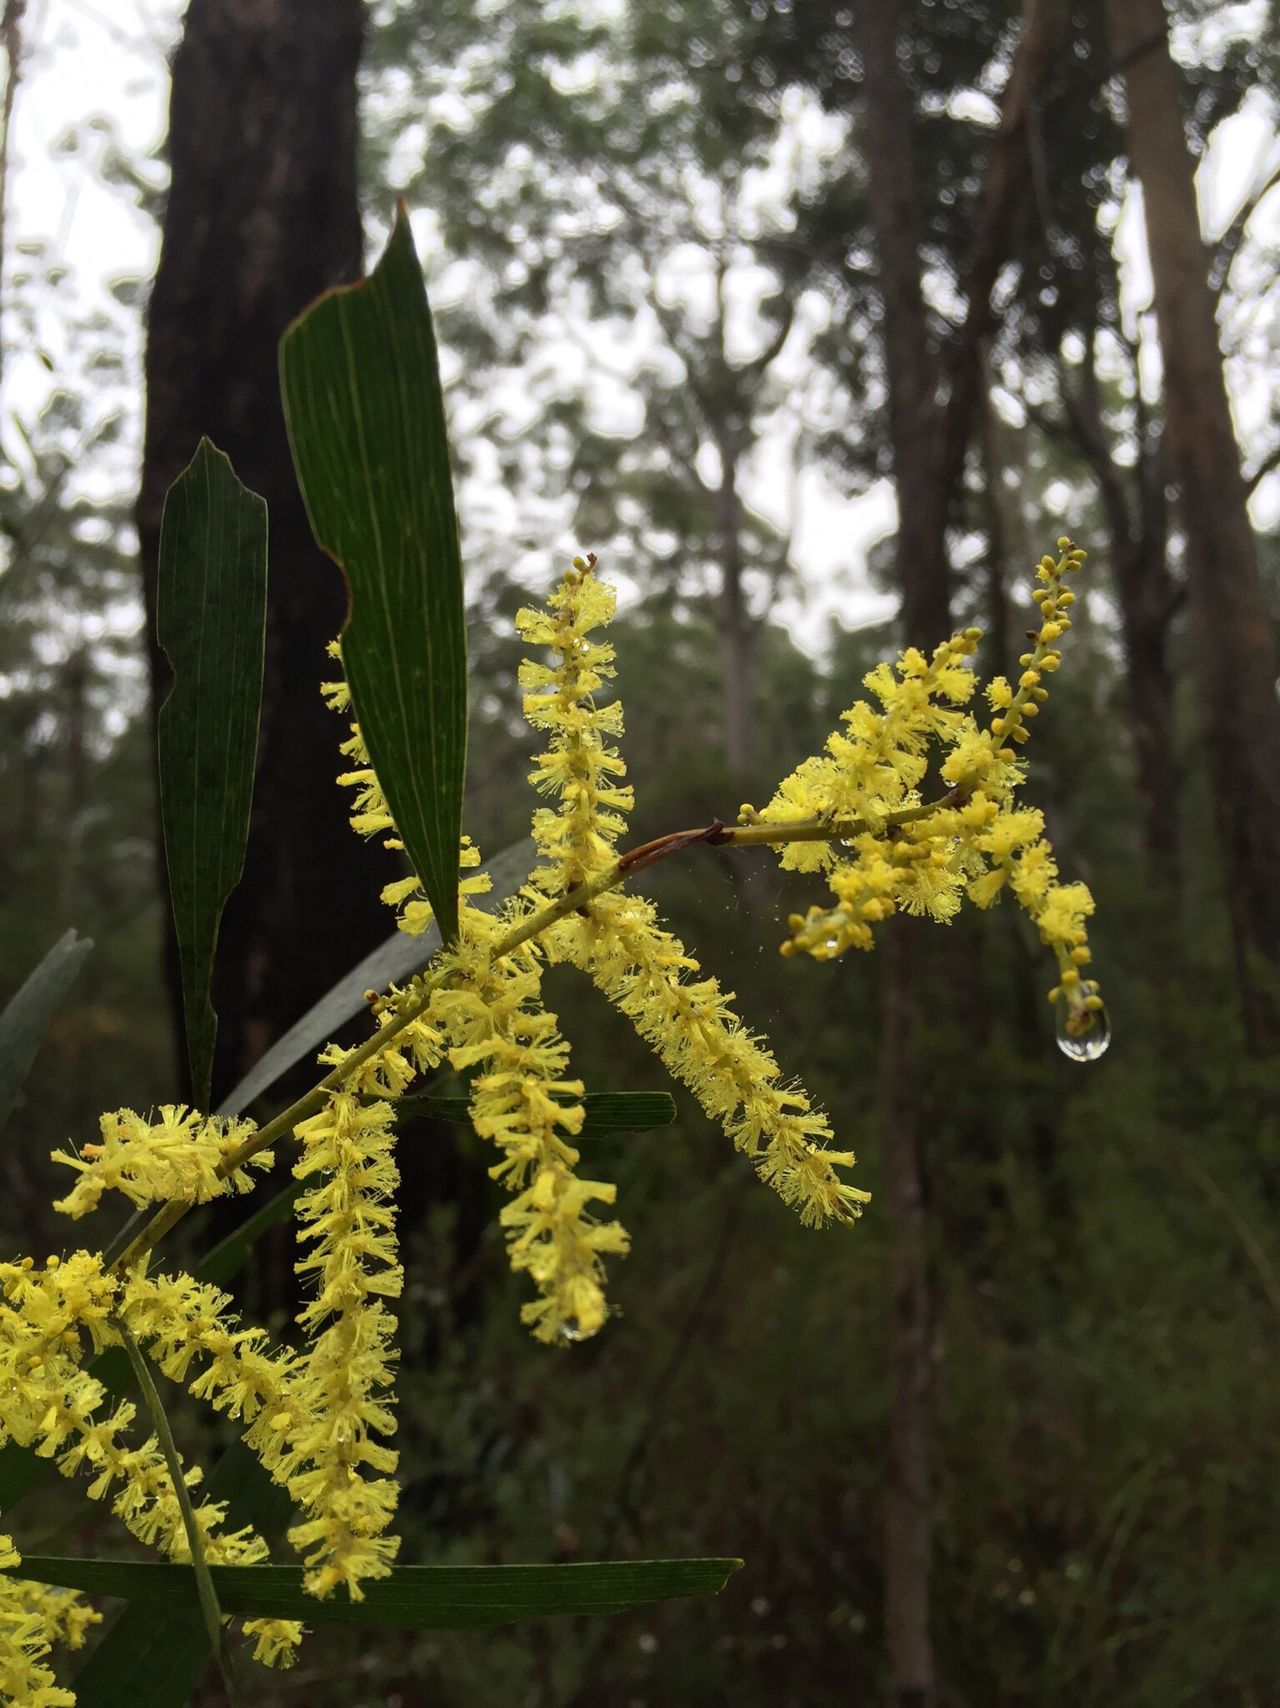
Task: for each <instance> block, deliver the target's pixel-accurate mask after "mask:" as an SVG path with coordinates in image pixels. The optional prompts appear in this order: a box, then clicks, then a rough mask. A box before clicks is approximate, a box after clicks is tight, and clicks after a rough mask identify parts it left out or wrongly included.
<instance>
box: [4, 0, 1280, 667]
mask: <svg viewBox="0 0 1280 1708" xmlns="http://www.w3.org/2000/svg"><path fill="white" fill-rule="evenodd" d="M182 10H183V4H182V0H97V3H96V4H95V3H94V0H31V4H30V6H29V9H28V15H27V24H26V37H27V58H26V64H25V71H24V77H23V82H22V86H21V88H20V91H19V95H18V100H17V105H16V111H15V123H14V135H13V143H12V162H11V168H10V192H9V194H10V205H9V213H8V231H7V238H6V254H7V270H8V274H9V278H10V279H11V278H12V274H13V271H14V268H15V267H18V266H22V265H24V264H25V263H24V260H23V256H22V246H23V244H24V243H28V242H32V241H37V240H39V241H43V242H45V243H47V244H49V245H51V247H52V252H53V254H54V256H55V257H56V258H57V259H58V260H59V261H60V262H61V263H62V265H64V266H65V267H66V268H67V270H68V271H67V273H66V275H65V277H64V278H63V280H62V282H61V283H59V284H57V285H55V286H52V287H51V288H50V289H48V290H47V291H46V293H45V295H44V297H43V299H42V300H41V308H40V315H39V346H40V348H39V349H38V350H17V351H12V353H10V354H9V355H8V356H7V359H6V368H5V373H4V389H3V393H0V443H2V444H3V446H4V448H5V450H6V451H7V452H8V454H9V455H10V457H12V458H14V459H15V460H17V461H19V462H21V460H22V458H23V457H24V455H25V452H24V450H23V447H22V444H21V440H20V438H19V437H18V435H17V434H16V433H15V432H14V430H13V427H12V420H13V417H14V415H15V414H16V415H17V416H19V417H20V418H21V419H23V420H26V421H30V420H32V419H33V418H34V416H35V415H36V413H38V410H39V408H40V407H41V404H42V402H43V401H44V399H45V398H47V396H48V395H49V392H50V390H51V388H52V387H54V386H56V385H57V384H58V382H59V376H60V369H61V368H62V365H63V358H64V354H65V330H64V329H65V325H66V323H67V320H68V319H69V318H71V316H72V315H73V314H74V313H76V312H79V311H80V310H81V309H82V308H83V307H84V306H85V305H90V306H93V305H99V304H101V305H105V306H107V307H108V308H109V310H110V312H111V313H112V315H113V316H114V317H115V319H116V321H117V322H118V325H119V329H120V330H119V337H120V343H121V354H122V356H123V358H124V362H125V369H124V373H123V376H122V377H121V379H120V380H118V381H117V382H114V386H115V395H114V396H110V395H109V396H107V397H105V398H104V403H103V407H107V406H109V405H113V406H118V407H120V408H121V409H122V410H123V412H124V415H125V419H126V424H127V430H126V433H125V435H124V439H123V442H122V443H121V445H120V446H119V447H118V449H117V450H116V451H115V452H113V453H111V460H110V461H108V460H106V459H104V460H103V461H102V462H101V464H100V465H96V466H93V467H87V468H85V469H84V470H83V471H81V474H80V478H81V480H82V481H83V482H84V483H85V485H86V486H87V487H89V488H92V487H93V486H95V485H105V486H107V487H114V488H115V490H120V488H121V486H122V485H123V486H125V487H126V488H127V487H128V486H129V485H131V484H134V483H136V470H137V460H138V456H139V449H140V440H141V328H140V325H139V321H138V316H137V313H136V311H133V312H130V311H125V310H121V309H120V308H119V306H118V305H116V304H115V303H114V302H112V301H111V299H110V297H109V295H108V292H107V286H108V285H109V283H110V282H111V281H112V280H115V279H119V278H121V277H123V276H128V275H134V276H137V277H140V278H146V277H149V275H150V273H151V271H152V270H153V268H154V265H155V259H156V251H157V233H156V231H155V228H154V226H153V225H152V224H151V222H150V220H149V219H148V218H147V216H146V215H145V214H144V213H143V212H142V211H141V209H140V208H139V207H138V206H137V205H136V201H135V198H134V197H133V194H132V192H131V191H130V190H129V189H128V188H127V187H125V186H122V185H111V184H106V183H104V182H103V181H102V179H101V177H100V175H99V172H98V170H97V166H98V165H99V164H100V163H101V161H102V159H103V155H104V150H107V149H108V148H109V147H110V146H111V143H112V140H113V138H114V140H115V141H116V142H118V145H119V147H120V148H121V149H122V150H123V151H124V152H125V153H126V154H127V155H130V156H132V157H133V158H134V159H142V158H144V157H145V156H146V155H147V154H148V153H149V152H150V151H152V150H154V149H155V148H156V147H157V146H158V144H159V143H160V141H161V139H162V136H163V129H164V122H165V103H166V100H167V93H168V73H167V63H166V55H167V53H168V52H169V51H170V50H171V48H172V46H173V44H174V42H175V41H176V38H177V32H178V27H179V23H180V17H181V13H182ZM1256 12H1257V7H1256V5H1254V6H1244V7H1239V8H1229V9H1228V13H1229V15H1230V16H1232V17H1234V16H1240V17H1248V16H1250V15H1252V14H1256ZM1215 27H1217V28H1221V20H1219V21H1218V23H1217V24H1216V26H1215ZM1207 45H1208V48H1209V50H1211V49H1212V43H1211V42H1209V43H1208V44H1207ZM1190 51H1199V48H1198V47H1197V44H1195V43H1191V44H1190ZM1278 160H1280V141H1278V140H1277V134H1276V129H1275V124H1274V116H1273V115H1272V114H1271V113H1270V112H1269V111H1268V109H1267V106H1266V103H1265V102H1264V101H1262V100H1261V99H1259V100H1257V101H1251V102H1250V103H1248V105H1247V106H1246V110H1245V111H1244V112H1243V113H1242V114H1241V115H1240V116H1239V117H1238V118H1237V119H1235V120H1233V121H1231V122H1230V123H1229V124H1228V125H1226V126H1223V127H1221V130H1220V132H1219V134H1218V136H1217V137H1215V141H1214V146H1213V149H1212V151H1211V155H1210V158H1209V159H1208V161H1207V162H1206V164H1205V167H1204V168H1203V169H1202V176H1201V192H1202V200H1203V203H1204V208H1205V224H1206V228H1207V230H1208V231H1209V232H1210V233H1216V232H1217V231H1218V230H1219V229H1221V227H1222V226H1223V225H1224V224H1225V223H1226V221H1227V220H1228V219H1229V217H1230V214H1231V211H1232V210H1233V209H1234V207H1235V205H1236V204H1237V202H1238V201H1239V199H1240V197H1241V195H1242V194H1243V193H1244V191H1245V189H1247V187H1248V186H1249V185H1250V184H1252V183H1254V182H1256V181H1258V180H1259V178H1260V177H1261V176H1262V175H1264V174H1265V171H1266V170H1267V169H1268V168H1269V167H1274V166H1275V164H1276V163H1277V161H1278ZM147 170H148V174H149V175H152V176H153V177H154V179H155V181H157V182H162V181H163V171H162V169H161V168H160V167H158V166H153V167H150V168H148V169H147ZM1136 200H1137V198H1136V197H1131V198H1130V205H1128V206H1127V207H1126V209H1125V211H1124V214H1123V216H1122V219H1121V224H1120V227H1119V238H1118V241H1119V246H1120V251H1121V254H1122V256H1123V258H1124V265H1125V274H1126V306H1127V311H1128V313H1129V315H1130V316H1131V317H1132V316H1134V314H1135V310H1136V309H1138V308H1140V307H1141V306H1142V305H1143V304H1145V303H1146V302H1148V301H1149V295H1150V280H1149V274H1148V272H1147V270H1146V256H1145V252H1144V246H1143V243H1142V239H1141V225H1140V216H1139V210H1138V208H1137V206H1136ZM1254 230H1255V233H1256V234H1257V235H1258V236H1259V237H1262V238H1264V239H1265V240H1268V241H1270V242H1275V241H1277V240H1278V239H1280V190H1277V191H1275V192H1273V194H1272V196H1271V197H1270V199H1269V201H1268V203H1267V204H1266V208H1265V212H1264V214H1263V215H1262V216H1260V218H1259V220H1258V221H1257V222H1256V224H1255V228H1254ZM1247 264H1248V258H1247V257H1246V258H1245V259H1244V260H1242V262H1241V266H1242V267H1243V266H1245V265H1247ZM1246 306H1247V305H1246ZM1229 330H1230V329H1229ZM1269 330H1273V329H1268V328H1267V327H1266V326H1257V325H1255V326H1253V327H1252V330H1251V333H1250V336H1251V337H1252V339H1253V341H1254V342H1253V345H1252V346H1251V348H1252V349H1253V350H1254V351H1255V353H1256V351H1257V350H1258V349H1260V348H1262V347H1264V343H1265V339H1266V335H1267V334H1268V331H1269ZM11 339H12V329H11V330H10V341H11ZM578 355H580V352H579V353H578ZM566 357H567V353H566ZM574 359H577V357H576V356H575V358H574ZM49 364H51V365H52V373H50V371H49ZM1155 371H1156V370H1155V369H1154V368H1152V369H1150V370H1149V372H1150V373H1151V374H1154V372H1155ZM1243 371H1246V367H1245V363H1244V362H1242V363H1241V364H1240V367H1239V368H1238V369H1237V372H1243ZM64 383H67V384H73V383H74V378H71V379H67V380H64ZM1270 401H1271V393H1270V388H1269V386H1268V385H1267V383H1266V382H1265V380H1264V379H1263V378H1262V376H1261V375H1256V376H1255V378H1254V379H1253V381H1252V383H1251V384H1249V385H1248V386H1247V387H1246V388H1244V389H1238V391H1237V395H1236V398H1235V402H1236V408H1237V415H1238V420H1239V423H1240V429H1241V438H1242V442H1243V443H1244V445H1245V449H1246V455H1245V462H1246V466H1248V465H1249V463H1250V462H1251V461H1252V460H1253V459H1252V456H1251V454H1250V447H1251V445H1252V444H1254V443H1255V442H1257V440H1258V430H1259V428H1260V427H1263V426H1264V424H1265V422H1266V419H1267V411H1268V408H1269V406H1270ZM795 496H796V494H793V493H792V492H791V491H790V490H789V489H788V487H787V485H786V483H784V482H781V481H775V482H773V484H772V485H770V484H769V483H768V482H765V483H762V484H761V485H760V487H759V490H758V491H757V492H756V493H755V494H754V500H755V502H757V503H758V504H759V505H760V507H761V509H762V510H764V511H765V513H766V514H768V515H769V516H770V517H771V519H774V520H776V521H784V520H785V519H786V517H787V515H788V507H789V505H790V503H791V502H792V500H793V498H794V497H795ZM798 500H799V504H798V512H797V514H798V525H797V527H796V549H795V554H794V555H795V559H796V561H797V563H798V564H799V565H800V566H801V580H802V582H803V584H804V591H803V592H802V593H801V594H800V595H799V596H796V597H790V598H788V600H787V601H786V602H785V603H784V605H783V606H782V607H781V608H780V611H779V614H780V615H781V616H783V617H784V618H786V619H787V620H789V621H790V622H791V623H792V624H793V626H794V627H796V628H797V629H799V630H800V631H802V632H803V633H805V634H806V635H808V636H810V637H812V638H813V639H814V640H815V641H816V640H817V639H818V637H819V636H820V634H821V633H822V632H823V630H824V628H825V619H826V617H827V616H828V615H830V614H834V613H835V612H837V611H838V612H839V613H840V616H841V619H842V620H843V621H844V622H846V623H849V622H859V621H862V622H865V621H868V620H875V619H877V618H879V617H883V616H886V615H888V614H889V612H890V611H891V610H892V608H893V604H894V601H892V600H890V599H885V598H881V597H879V596H876V595H873V594H872V593H870V592H869V590H868V589H867V587H866V583H865V577H864V575H863V557H864V553H865V551H866V549H867V547H868V546H870V545H871V544H872V543H874V542H875V541H876V540H877V539H878V538H880V537H882V536H883V534H884V533H885V532H886V531H887V530H888V528H889V527H890V526H891V525H892V519H893V500H892V495H891V492H890V490H889V488H888V487H887V485H886V484H885V483H881V484H880V485H879V486H877V487H876V488H875V489H873V490H872V492H871V493H869V494H868V495H866V496H865V497H863V498H861V499H859V500H856V501H853V502H844V501H842V500H841V499H839V497H838V496H837V495H836V494H835V493H834V492H833V490H832V489H831V488H830V487H829V486H828V485H827V483H826V482H825V481H824V480H823V479H822V477H821V476H820V475H819V474H817V473H816V472H813V471H810V472H808V473H806V474H805V475H804V476H803V477H802V479H801V480H800V482H799V487H798ZM475 502H476V504H477V506H478V507H479V508H480V509H483V510H485V511H487V512H488V514H489V517H490V518H492V517H493V516H495V515H502V514H504V513H509V506H504V504H503V502H502V499H501V496H500V495H498V494H489V495H488V496H487V498H486V496H485V495H483V494H479V493H477V494H476V495H475ZM1255 516H1256V519H1257V521H1258V522H1259V523H1260V524H1263V525H1268V526H1269V525H1273V524H1274V523H1275V522H1276V520H1277V519H1278V518H1280V475H1277V476H1274V477H1272V478H1271V479H1270V480H1269V481H1267V482H1266V483H1264V485H1263V487H1262V488H1260V490H1259V493H1258V495H1257V497H1256V499H1255ZM535 521H536V518H534V517H529V518H526V519H525V522H526V525H525V527H524V528H523V529H522V530H521V532H522V533H523V535H524V537H525V539H526V541H527V540H528V537H529V524H530V523H534V522H535ZM465 525H466V518H465V508H464V530H465ZM1050 531H1052V528H1051V530H1050ZM571 543H573V542H570V541H568V540H566V539H563V538H559V537H549V538H547V540H546V541H545V553H546V558H545V573H546V574H547V576H548V578H549V577H550V576H551V574H552V573H553V571H554V566H555V563H556V562H557V561H558V558H557V556H556V554H558V553H560V552H562V551H563V550H564V548H565V547H566V546H567V545H569V544H571ZM585 543H586V544H589V543H590V542H585ZM130 620H131V621H133V622H134V623H135V624H136V622H137V621H138V620H140V619H139V615H138V614H137V613H135V614H133V616H132V618H131V619H130Z"/></svg>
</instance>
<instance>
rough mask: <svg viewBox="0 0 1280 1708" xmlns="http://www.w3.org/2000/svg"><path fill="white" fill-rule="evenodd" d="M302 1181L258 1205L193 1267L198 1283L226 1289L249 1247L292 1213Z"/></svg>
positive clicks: (304, 1184) (290, 1184)
mask: <svg viewBox="0 0 1280 1708" xmlns="http://www.w3.org/2000/svg"><path fill="white" fill-rule="evenodd" d="M306 1185H307V1182H306V1181H305V1180H293V1181H290V1183H289V1185H288V1186H285V1187H283V1188H282V1189H281V1190H280V1191H279V1192H277V1193H276V1194H275V1195H274V1196H273V1197H271V1198H268V1199H267V1201H266V1203H265V1204H261V1205H259V1207H258V1208H257V1209H256V1210H255V1211H254V1213H253V1214H252V1215H251V1216H250V1217H249V1218H248V1219H247V1220H246V1221H243V1222H241V1224H240V1226H239V1227H238V1228H233V1229H232V1231H231V1232H230V1233H229V1234H228V1235H227V1237H226V1238H225V1239H223V1240H219V1241H218V1243H217V1245H215V1246H214V1247H213V1249H212V1250H211V1251H209V1252H206V1254H205V1255H204V1257H202V1258H201V1260H200V1262H199V1263H198V1264H197V1265H196V1271H195V1273H196V1277H197V1279H198V1280H200V1281H211V1282H212V1283H213V1285H214V1286H215V1287H225V1286H226V1284H227V1282H228V1281H230V1280H231V1278H232V1277H233V1276H234V1275H236V1274H238V1273H239V1271H240V1270H241V1269H242V1268H243V1266H244V1261H245V1259H246V1258H247V1257H248V1255H249V1247H250V1246H251V1245H252V1244H253V1242H254V1240H256V1239H257V1237H258V1235H259V1234H262V1233H265V1232H266V1230H267V1229H268V1228H271V1227H274V1226H275V1224H276V1223H277V1222H282V1221H284V1219H285V1217H286V1216H287V1215H288V1214H289V1212H290V1211H291V1210H292V1209H293V1206H294V1204H295V1203H296V1202H297V1200H298V1198H299V1196H300V1195H301V1193H302V1192H303V1191H305V1189H306Z"/></svg>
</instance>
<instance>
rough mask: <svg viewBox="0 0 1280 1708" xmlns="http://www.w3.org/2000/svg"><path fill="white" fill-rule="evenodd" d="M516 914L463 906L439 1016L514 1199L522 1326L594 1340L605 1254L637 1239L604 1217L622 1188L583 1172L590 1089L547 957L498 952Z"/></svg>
mask: <svg viewBox="0 0 1280 1708" xmlns="http://www.w3.org/2000/svg"><path fill="white" fill-rule="evenodd" d="M518 906H519V904H517V907H518ZM512 917H513V913H512V910H508V913H507V914H505V915H503V916H501V917H499V918H494V917H492V916H490V915H488V914H485V913H481V912H480V911H479V910H478V909H475V908H465V907H464V909H463V914H462V940H461V943H460V945H459V947H458V949H457V950H456V952H455V953H454V955H453V956H451V957H450V963H451V967H452V971H453V977H452V979H451V980H450V981H449V982H448V983H446V984H445V985H444V986H442V988H441V989H440V990H438V991H437V992H436V994H435V996H434V998H433V1000H432V1004H431V1010H430V1012H431V1017H432V1019H433V1020H435V1021H436V1022H437V1023H438V1025H439V1026H440V1028H441V1030H442V1031H443V1032H444V1034H445V1035H446V1037H447V1038H448V1039H449V1046H450V1047H449V1060H450V1062H451V1064H452V1066H453V1067H454V1068H455V1069H456V1070H457V1071H458V1072H460V1073H471V1074H472V1075H473V1077H472V1081H471V1119H472V1125H473V1127H474V1128H475V1131H476V1133H477V1134H478V1135H479V1137H480V1138H482V1139H486V1140H488V1141H489V1142H490V1143H491V1144H493V1145H494V1146H495V1147H496V1148H497V1150H498V1151H499V1153H500V1159H499V1161H498V1162H496V1163H495V1164H494V1165H493V1166H492V1167H491V1168H490V1170H489V1174H490V1176H491V1177H492V1178H493V1179H494V1180H497V1181H499V1182H501V1184H502V1185H503V1186H505V1187H506V1188H507V1190H508V1191H510V1192H513V1193H515V1194H516V1196H515V1198H514V1200H513V1201H512V1202H511V1203H510V1204H507V1205H506V1206H505V1207H504V1208H503V1210H502V1212H501V1215H500V1217H499V1220H500V1221H501V1224H502V1226H503V1228H504V1230H505V1232H506V1235H507V1249H508V1254H509V1257H510V1261H511V1267H512V1269H513V1270H515V1271H516V1273H517V1274H520V1273H524V1274H527V1275H528V1276H529V1278H530V1279H531V1280H532V1282H533V1283H534V1285H535V1287H536V1288H537V1290H538V1297H537V1298H536V1299H534V1300H531V1301H530V1302H529V1303H528V1304H526V1305H525V1306H524V1307H523V1308H522V1310H521V1313H520V1316H521V1321H522V1322H524V1323H526V1324H527V1325H528V1327H529V1328H530V1329H532V1331H533V1333H534V1335H535V1336H536V1337H537V1338H538V1339H539V1340H542V1341H546V1342H554V1341H557V1340H585V1339H588V1338H589V1337H590V1336H591V1335H593V1334H595V1333H597V1332H598V1330H599V1329H600V1328H602V1327H603V1325H604V1322H605V1319H606V1317H607V1315H608V1306H607V1303H606V1300H605V1293H604V1280H605V1267H604V1258H605V1257H606V1256H622V1255H624V1254H625V1252H626V1251H627V1248H628V1244H629V1241H628V1238H627V1233H626V1230H625V1229H624V1228H623V1227H622V1226H621V1225H620V1224H619V1223H618V1222H615V1221H601V1220H600V1219H599V1218H598V1216H597V1213H596V1207H597V1206H603V1207H606V1208H609V1207H611V1206H612V1205H613V1202H614V1199H615V1197H616V1188H615V1187H614V1186H612V1185H611V1184H609V1183H608V1182H605V1181H598V1180H582V1179H579V1178H578V1176H577V1174H576V1172H575V1170H576V1168H577V1164H578V1162H579V1153H578V1150H577V1148H576V1147H575V1146H574V1145H573V1144H572V1143H571V1139H572V1136H573V1135H574V1134H576V1133H577V1132H578V1130H579V1129H580V1127H581V1126H582V1104H581V1101H580V1099H581V1097H582V1089H583V1088H582V1082H581V1080H577V1079H573V1078H571V1077H570V1075H569V1046H568V1044H567V1043H566V1042H565V1040H564V1039H563V1038H562V1037H561V1035H560V1032H559V1030H558V1028H557V1025H556V1017H555V1015H554V1014H551V1013H550V1012H549V1011H548V1010H547V1009H546V1008H545V1007H544V1005H543V1002H542V955H541V951H540V949H539V948H538V947H537V946H535V945H534V944H533V943H527V944H525V945H523V946H522V947H521V948H520V949H519V950H517V951H515V952H514V953H512V954H510V955H506V956H502V957H497V958H495V956H494V954H493V945H494V943H495V941H496V939H497V937H498V935H499V934H500V933H501V932H502V930H503V929H504V928H505V925H506V924H507V923H508V922H509V920H510V919H511V918H512Z"/></svg>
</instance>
